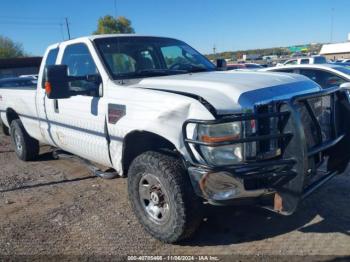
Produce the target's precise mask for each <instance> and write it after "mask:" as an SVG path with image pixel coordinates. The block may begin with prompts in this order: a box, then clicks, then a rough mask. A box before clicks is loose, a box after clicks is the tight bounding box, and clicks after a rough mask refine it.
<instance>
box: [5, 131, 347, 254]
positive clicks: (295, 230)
mask: <svg viewBox="0 0 350 262" xmlns="http://www.w3.org/2000/svg"><path fill="white" fill-rule="evenodd" d="M0 141H1V143H0V254H1V255H14V254H17V255H18V254H21V255H29V254H33V255H34V254H41V255H45V254H49V255H55V254H58V255H59V254H66V255H119V256H120V255H135V254H142V255H155V254H165V255H168V254H177V255H180V254H190V255H196V254H197V255H198V254H204V255H210V254H212V255H218V254H241V255H247V254H254V255H257V254H259V255H281V254H289V255H310V254H311V255H339V256H346V255H350V175H349V174H347V175H345V176H339V177H337V178H335V179H334V180H333V181H331V182H330V183H329V184H328V185H326V186H325V187H324V188H323V189H321V190H320V191H318V192H317V193H315V194H314V195H312V197H310V198H309V199H308V200H306V201H305V202H304V203H303V204H302V205H301V207H300V208H299V211H298V212H297V213H296V214H295V215H293V216H290V217H282V216H279V215H275V214H273V213H271V212H268V211H265V210H261V209H257V208H243V209H242V208H241V209H238V208H232V207H230V208H220V207H209V208H207V210H206V218H205V219H204V222H203V224H202V226H201V228H200V231H199V233H198V234H197V235H196V237H195V238H194V239H193V240H191V241H188V242H185V243H182V244H179V245H167V244H163V243H161V242H159V241H157V240H154V239H153V238H151V237H150V236H148V235H147V234H146V233H145V232H144V231H143V229H142V228H141V226H140V225H139V224H138V222H137V221H136V219H135V217H134V215H133V214H132V212H131V210H130V207H129V203H128V200H127V194H126V180H125V179H122V178H118V179H114V180H103V179H100V178H96V177H93V176H91V175H90V174H89V172H88V171H87V170H86V168H85V167H84V166H82V165H81V164H79V163H75V162H72V161H69V160H53V159H52V158H51V154H50V153H45V150H46V152H47V149H45V148H43V150H42V151H43V153H42V155H41V157H40V159H39V160H38V161H37V162H30V163H23V162H21V161H19V160H17V159H16V157H15V154H14V153H13V152H12V151H11V147H10V146H9V139H8V138H7V137H4V136H3V135H2V134H0Z"/></svg>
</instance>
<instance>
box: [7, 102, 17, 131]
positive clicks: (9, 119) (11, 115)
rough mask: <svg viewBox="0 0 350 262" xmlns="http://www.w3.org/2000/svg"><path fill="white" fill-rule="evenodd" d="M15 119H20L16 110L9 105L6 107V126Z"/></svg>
mask: <svg viewBox="0 0 350 262" xmlns="http://www.w3.org/2000/svg"><path fill="white" fill-rule="evenodd" d="M15 119H20V117H19V115H18V114H17V112H16V111H15V110H14V109H12V108H11V107H9V108H7V109H6V121H7V124H8V126H9V127H10V126H11V122H12V121H13V120H15Z"/></svg>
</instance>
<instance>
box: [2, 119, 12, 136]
mask: <svg viewBox="0 0 350 262" xmlns="http://www.w3.org/2000/svg"><path fill="white" fill-rule="evenodd" d="M0 125H1V130H2V132H3V133H4V135H6V136H9V135H10V130H9V128H8V127H7V126H5V124H4V123H2V122H1V121H0Z"/></svg>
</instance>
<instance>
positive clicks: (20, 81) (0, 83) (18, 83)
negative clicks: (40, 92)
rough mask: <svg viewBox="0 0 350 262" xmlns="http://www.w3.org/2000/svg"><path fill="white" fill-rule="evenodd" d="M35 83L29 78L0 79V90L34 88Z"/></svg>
mask: <svg viewBox="0 0 350 262" xmlns="http://www.w3.org/2000/svg"><path fill="white" fill-rule="evenodd" d="M36 84H37V81H36V80H35V79H33V78H31V77H13V78H2V79H0V88H7V87H11V88H16V87H27V88H36Z"/></svg>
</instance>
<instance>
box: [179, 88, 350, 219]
mask: <svg viewBox="0 0 350 262" xmlns="http://www.w3.org/2000/svg"><path fill="white" fill-rule="evenodd" d="M349 116H350V107H349V96H348V94H347V93H346V91H344V90H342V89H339V88H330V89H327V90H323V91H319V92H316V93H308V94H305V95H298V96H295V97H293V98H292V99H287V100H280V101H273V102H271V103H269V104H266V105H257V106H255V108H254V110H253V111H252V112H248V113H243V114H240V115H234V116H223V117H221V118H217V119H216V120H209V121H203V120H187V121H186V122H185V123H184V125H183V137H184V144H185V146H186V149H187V151H188V152H189V155H190V159H191V161H190V163H189V166H188V171H189V174H190V177H191V181H192V185H193V186H194V189H195V191H196V193H197V194H198V195H200V196H201V197H203V198H205V199H207V200H208V201H209V202H211V203H214V204H227V203H230V202H236V201H241V200H248V199H251V200H252V199H253V200H254V201H255V202H256V203H258V204H259V205H260V206H263V207H266V208H269V209H271V210H274V211H276V212H280V213H282V214H285V215H288V214H292V213H293V212H294V211H295V210H296V208H297V206H298V203H299V202H300V200H302V199H303V198H305V197H306V196H308V195H309V194H310V193H311V192H313V191H314V190H315V189H317V188H318V187H320V186H321V185H322V184H324V183H325V182H326V181H328V180H329V179H330V178H332V177H333V176H334V175H336V174H340V173H342V172H344V170H345V169H346V167H347V164H348V162H349V160H350V124H349V122H350V121H347V119H346V118H347V117H349ZM231 123H239V124H231ZM225 124H228V127H229V128H228V127H227V126H225ZM219 125H223V126H222V127H220V128H221V129H222V130H223V131H220V132H221V133H222V134H223V135H220V136H216V135H215V132H213V131H211V130H210V128H211V127H212V126H219ZM237 126H238V127H239V128H240V132H236V133H235V130H236V129H237V128H238V127H237ZM189 130H191V131H192V133H193V134H194V135H193V136H192V138H189V137H188V135H187V134H189V133H191V131H189ZM202 130H204V131H202ZM225 132H226V133H225ZM215 148H220V151H218V152H219V153H215V152H216V151H215ZM225 148H226V149H227V150H226V151H225V150H223V149H225ZM210 150H211V151H210ZM208 152H209V153H210V154H209V153H208ZM230 152H231V154H233V156H234V157H233V158H232V159H231V160H230V161H231V162H230V161H228V162H225V161H221V162H220V156H227V154H229V153H230ZM215 154H216V155H215ZM220 154H221V155H220ZM213 156H214V157H213ZM215 157H216V158H215Z"/></svg>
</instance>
